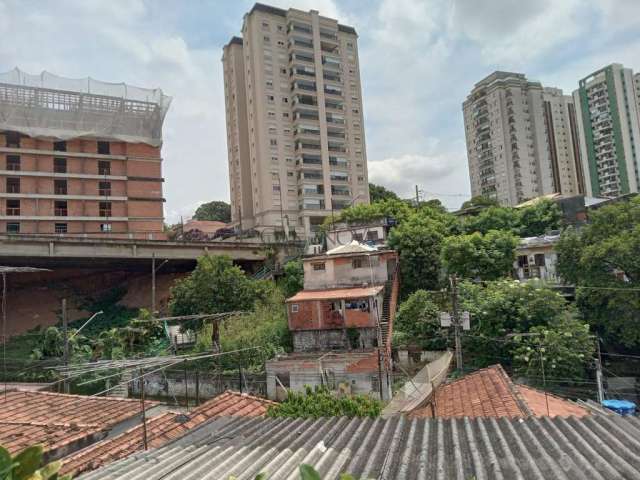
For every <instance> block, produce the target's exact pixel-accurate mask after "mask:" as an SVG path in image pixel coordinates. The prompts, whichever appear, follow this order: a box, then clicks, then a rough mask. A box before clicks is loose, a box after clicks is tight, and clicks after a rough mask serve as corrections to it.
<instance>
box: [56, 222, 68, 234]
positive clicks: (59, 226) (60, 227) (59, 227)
mask: <svg viewBox="0 0 640 480" xmlns="http://www.w3.org/2000/svg"><path fill="white" fill-rule="evenodd" d="M54 228H55V232H56V233H67V224H66V223H56V224H55V227H54Z"/></svg>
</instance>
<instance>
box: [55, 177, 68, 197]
mask: <svg viewBox="0 0 640 480" xmlns="http://www.w3.org/2000/svg"><path fill="white" fill-rule="evenodd" d="M53 193H55V194H56V195H66V194H67V181H66V180H54V181H53Z"/></svg>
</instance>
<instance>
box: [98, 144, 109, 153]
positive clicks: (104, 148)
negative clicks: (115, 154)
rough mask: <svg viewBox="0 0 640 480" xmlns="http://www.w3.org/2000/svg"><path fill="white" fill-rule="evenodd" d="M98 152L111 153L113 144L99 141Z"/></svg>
mask: <svg viewBox="0 0 640 480" xmlns="http://www.w3.org/2000/svg"><path fill="white" fill-rule="evenodd" d="M98 153H99V154H100V155H109V154H111V144H110V143H109V142H98Z"/></svg>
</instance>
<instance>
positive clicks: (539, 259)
mask: <svg viewBox="0 0 640 480" xmlns="http://www.w3.org/2000/svg"><path fill="white" fill-rule="evenodd" d="M533 258H534V260H535V264H536V267H544V265H545V263H544V253H536V254H535V255H534V256H533Z"/></svg>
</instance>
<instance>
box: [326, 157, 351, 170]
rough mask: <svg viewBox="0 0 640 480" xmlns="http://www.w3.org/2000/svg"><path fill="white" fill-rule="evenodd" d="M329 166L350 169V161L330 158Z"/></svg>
mask: <svg viewBox="0 0 640 480" xmlns="http://www.w3.org/2000/svg"><path fill="white" fill-rule="evenodd" d="M329 165H331V166H332V167H338V168H349V161H348V160H347V159H346V158H343V157H333V156H330V157H329Z"/></svg>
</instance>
